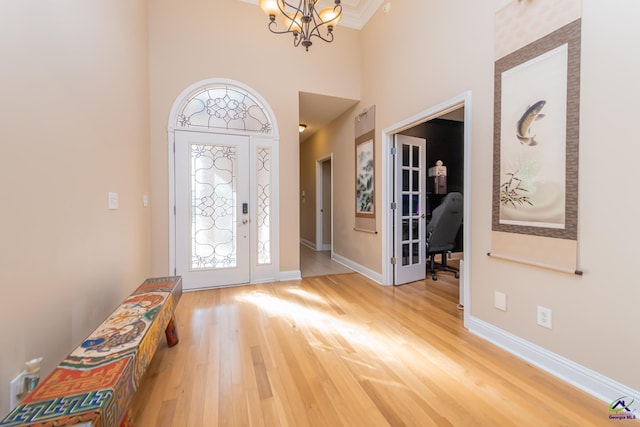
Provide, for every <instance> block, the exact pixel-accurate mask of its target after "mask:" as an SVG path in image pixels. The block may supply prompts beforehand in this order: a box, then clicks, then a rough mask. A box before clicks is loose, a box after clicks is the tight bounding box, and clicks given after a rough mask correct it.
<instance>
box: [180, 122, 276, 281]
mask: <svg viewBox="0 0 640 427" xmlns="http://www.w3.org/2000/svg"><path fill="white" fill-rule="evenodd" d="M251 163H252V156H251V144H250V137H249V136H244V135H233V134H216V133H205V132H202V133H201V132H180V131H176V132H175V202H176V205H175V221H176V245H175V247H176V254H175V256H176V258H175V259H176V274H177V275H180V276H182V280H183V287H184V288H185V289H187V290H188V289H199V288H210V287H220V286H229V285H236V284H242V283H248V282H250V280H251V271H252V268H251V266H252V258H254V257H252V256H251V255H252V254H251V247H252V244H251V241H252V236H251V235H252V234H255V233H258V232H259V231H260V230H259V229H258V228H257V227H255V226H252V223H251V219H252V218H251V216H252V214H254V213H255V212H256V208H255V206H253V203H252V202H251V198H252V197H251V196H252V192H251V191H250V190H251V178H252V177H255V176H256V173H255V170H254V171H253V172H252V171H250V169H251ZM267 211H268V209H267ZM267 223H268V220H267ZM261 231H262V234H264V229H263V230H261ZM268 233H269V230H268V228H267V234H268ZM268 240H269V238H268V236H267V241H268ZM254 246H255V245H254ZM253 261H256V260H255V259H254V260H253Z"/></svg>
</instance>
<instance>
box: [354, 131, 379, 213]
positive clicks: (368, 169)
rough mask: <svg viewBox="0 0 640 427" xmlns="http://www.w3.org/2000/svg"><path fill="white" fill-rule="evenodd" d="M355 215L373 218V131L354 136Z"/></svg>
mask: <svg viewBox="0 0 640 427" xmlns="http://www.w3.org/2000/svg"><path fill="white" fill-rule="evenodd" d="M355 162H356V167H355V171H356V176H355V179H356V188H355V193H356V194H355V198H356V201H355V210H356V217H360V218H375V141H374V138H373V132H367V133H366V134H364V135H362V136H361V137H358V138H356V146H355Z"/></svg>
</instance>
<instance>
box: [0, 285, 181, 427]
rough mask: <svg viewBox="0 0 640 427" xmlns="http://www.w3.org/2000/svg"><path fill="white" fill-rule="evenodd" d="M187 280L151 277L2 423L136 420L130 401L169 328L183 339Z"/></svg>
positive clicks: (171, 336)
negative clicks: (177, 315)
mask: <svg viewBox="0 0 640 427" xmlns="http://www.w3.org/2000/svg"><path fill="white" fill-rule="evenodd" d="M181 295H182V278H181V277H179V276H176V277H161V278H152V279H147V280H145V281H144V283H142V285H140V286H139V287H138V289H136V290H135V291H134V292H133V293H132V294H131V295H130V296H129V297H128V298H126V299H125V300H124V301H123V302H122V304H120V306H119V307H118V308H117V309H116V310H115V311H114V312H113V313H112V314H111V315H110V316H109V317H108V318H107V319H106V320H105V321H104V322H103V323H102V324H101V325H100V326H99V327H98V328H97V329H96V330H95V331H93V332H92V333H91V335H89V337H87V339H85V340H84V341H83V342H82V344H80V345H79V346H78V347H77V348H76V349H75V350H74V351H72V352H71V354H69V355H68V356H67V357H66V358H65V359H64V360H63V361H62V362H61V363H60V364H59V365H58V367H56V368H55V369H54V370H53V372H52V373H51V374H50V375H49V376H48V377H47V378H46V379H45V380H44V381H40V384H38V386H37V387H36V388H35V389H34V390H33V391H32V392H31V393H30V394H29V395H28V396H27V397H26V398H25V399H24V400H23V401H22V402H20V404H19V405H18V406H17V407H16V408H15V409H13V410H12V411H11V412H10V413H9V415H7V416H6V417H5V419H4V420H2V421H0V426H35V425H37V426H54V425H55V426H78V425H80V426H93V427H98V426H99V427H117V426H121V427H124V426H128V425H130V424H131V420H130V417H131V409H130V403H131V399H132V398H133V395H134V394H135V392H136V390H137V389H138V385H139V384H140V379H141V378H142V375H143V374H144V372H145V370H146V369H147V367H148V366H149V363H151V359H152V358H153V355H154V354H155V351H156V348H157V346H158V342H159V341H160V339H161V337H162V333H163V331H164V333H165V336H166V339H167V344H168V345H169V346H170V347H171V346H174V345H176V344H177V343H178V336H177V333H176V328H175V320H174V311H175V308H176V306H177V305H178V301H179V300H180V297H181Z"/></svg>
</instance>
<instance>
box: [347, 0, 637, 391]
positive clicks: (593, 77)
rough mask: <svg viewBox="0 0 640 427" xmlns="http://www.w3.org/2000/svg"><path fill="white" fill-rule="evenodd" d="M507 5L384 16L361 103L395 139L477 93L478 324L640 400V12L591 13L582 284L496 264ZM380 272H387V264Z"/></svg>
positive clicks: (446, 5)
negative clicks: (500, 23) (500, 26)
mask: <svg viewBox="0 0 640 427" xmlns="http://www.w3.org/2000/svg"><path fill="white" fill-rule="evenodd" d="M461 3H462V4H461ZM504 4H505V2H504V1H496V0H494V1H492V2H489V3H487V2H477V1H473V0H468V1H463V2H444V1H434V0H430V1H424V0H413V1H403V2H392V8H391V12H390V13H389V14H384V13H382V12H381V11H379V12H378V13H377V14H376V16H375V17H374V18H373V19H372V20H371V22H370V24H369V25H367V26H366V27H365V29H364V31H363V64H362V68H363V70H367V72H366V73H363V89H362V103H363V104H364V105H369V104H376V114H377V120H376V126H377V128H378V129H384V128H385V127H388V126H391V125H393V124H395V123H397V122H399V121H400V120H402V119H405V118H408V117H411V116H413V115H414V114H417V113H419V112H420V111H423V110H425V109H427V108H429V107H431V106H434V105H437V104H438V103H440V102H442V101H444V100H446V99H449V98H451V97H453V96H455V95H457V94H460V93H462V92H463V91H465V90H471V91H472V121H471V123H470V124H468V125H470V126H471V138H472V160H471V163H472V175H471V183H472V188H471V190H472V196H471V202H472V206H471V221H472V223H471V230H472V232H471V248H470V250H471V253H472V257H473V258H472V264H471V274H470V283H471V287H472V288H471V307H472V312H471V314H472V315H473V316H475V317H477V318H479V319H481V320H484V321H486V322H489V323H490V324H492V325H494V326H496V327H498V328H501V329H504V330H506V331H508V332H510V333H512V334H515V335H516V336H518V337H520V338H522V339H524V340H527V341H530V342H532V343H535V344H537V345H539V346H542V347H544V348H546V349H548V350H549V351H552V352H554V353H557V354H560V355H562V356H564V357H566V358H568V359H570V360H572V361H574V362H577V363H579V364H581V365H584V366H586V367H588V368H591V369H593V370H595V371H597V372H600V373H602V374H603V375H605V376H608V377H610V378H613V379H615V380H617V381H619V382H621V383H623V384H626V385H628V386H630V387H633V388H634V389H636V390H638V389H640V369H637V368H636V366H637V355H638V353H639V352H640V344H639V343H638V340H637V339H635V338H634V337H635V335H636V333H635V325H637V324H638V321H639V320H640V312H639V311H638V309H637V302H638V301H639V300H640V286H638V280H637V277H636V276H637V273H636V271H635V268H634V267H635V264H636V263H637V260H636V259H635V258H636V254H637V250H635V245H636V244H637V241H638V240H639V239H640V231H638V230H640V228H639V227H638V226H636V225H635V224H636V223H637V219H636V218H637V217H638V216H639V215H638V214H639V213H640V204H639V203H638V202H637V200H636V197H635V196H634V192H633V183H634V182H635V177H634V175H633V172H634V171H635V170H636V169H637V166H636V163H637V158H638V156H639V155H640V146H639V145H638V144H636V141H637V131H636V129H635V128H636V126H635V123H636V122H637V119H636V118H635V115H636V113H637V111H638V107H637V103H638V101H637V100H638V99H639V97H640V89H639V88H640V86H639V85H638V84H637V70H638V69H639V68H640V59H639V57H638V55H633V54H631V53H632V52H635V51H637V48H638V46H637V45H638V43H637V42H638V40H640V27H638V26H637V21H638V19H639V18H640V6H639V5H638V4H637V2H634V1H632V0H616V1H613V2H601V1H598V0H584V2H583V4H584V12H583V40H582V82H581V83H582V84H581V86H582V93H581V122H580V123H581V125H580V178H579V187H580V198H579V220H578V223H579V243H578V247H579V264H580V267H581V268H582V269H583V270H584V272H585V273H584V276H582V277H578V276H574V275H568V274H564V273H557V272H552V271H547V270H543V269H538V268H534V267H528V266H524V265H520V264H514V263H509V262H505V261H499V260H495V259H490V258H488V257H487V256H486V255H485V254H486V253H487V252H488V251H490V250H491V247H490V233H491V198H492V178H491V177H492V167H493V166H492V153H493V57H494V56H493V33H494V27H493V25H494V21H493V18H494V13H495V12H496V10H497V9H498V8H499V7H501V6H503V5H504ZM490 6H492V7H490ZM418 29H419V30H418ZM347 125H348V124H347ZM379 148H380V141H377V149H379ZM378 152H379V151H378ZM378 159H379V157H378ZM337 161H338V160H337V159H336V162H337ZM376 167H377V168H379V167H380V163H379V161H377V162H376ZM605 170H606V171H610V173H605V172H604V171H605ZM377 176H378V177H379V176H380V175H377ZM376 188H380V182H379V180H377V181H376ZM379 200H380V199H379V198H378V203H379ZM378 208H379V206H376V209H378ZM347 237H348V238H347V239H345V241H343V242H342V243H341V244H339V246H340V247H341V249H340V251H341V254H342V255H343V256H346V257H348V258H351V259H355V260H356V261H358V262H361V261H362V259H361V258H360V257H361V254H360V253H359V251H360V247H361V246H362V245H363V239H362V236H360V235H359V234H358V233H351V235H349V236H347ZM337 240H338V239H337V238H336V244H338V242H337ZM375 244H376V245H380V244H381V242H380V241H379V238H378V240H377V241H376V242H375ZM372 253H373V251H372ZM374 268H375V269H376V271H381V265H380V263H379V262H378V263H376V265H375V266H374ZM496 290H499V291H501V292H505V293H506V294H507V295H508V311H507V312H502V311H499V310H497V309H495V308H494V307H493V301H494V291H496ZM537 305H543V306H546V307H549V308H551V309H552V310H553V329H552V330H548V329H545V328H542V327H539V326H537V325H536V306H537ZM616 397H618V396H612V397H611V399H614V398H616Z"/></svg>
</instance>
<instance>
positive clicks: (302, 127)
mask: <svg viewBox="0 0 640 427" xmlns="http://www.w3.org/2000/svg"><path fill="white" fill-rule="evenodd" d="M306 128H307V125H303V124H302V123H300V124H299V125H298V132H300V133H302V132H304V130H305V129H306Z"/></svg>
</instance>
